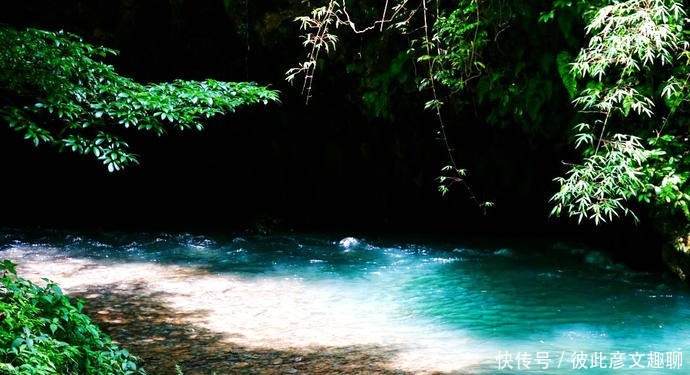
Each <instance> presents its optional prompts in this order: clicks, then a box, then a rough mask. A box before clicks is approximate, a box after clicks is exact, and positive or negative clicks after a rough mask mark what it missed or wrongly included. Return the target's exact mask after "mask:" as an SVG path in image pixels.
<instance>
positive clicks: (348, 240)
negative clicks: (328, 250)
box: [338, 237, 360, 249]
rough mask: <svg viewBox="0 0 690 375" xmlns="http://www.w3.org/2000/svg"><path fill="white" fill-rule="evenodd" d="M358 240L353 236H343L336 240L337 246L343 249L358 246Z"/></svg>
mask: <svg viewBox="0 0 690 375" xmlns="http://www.w3.org/2000/svg"><path fill="white" fill-rule="evenodd" d="M359 244H360V242H359V240H358V239H356V238H354V237H345V238H343V239H342V240H340V241H339V242H338V246H340V247H342V248H345V249H352V248H353V247H357V246H359Z"/></svg>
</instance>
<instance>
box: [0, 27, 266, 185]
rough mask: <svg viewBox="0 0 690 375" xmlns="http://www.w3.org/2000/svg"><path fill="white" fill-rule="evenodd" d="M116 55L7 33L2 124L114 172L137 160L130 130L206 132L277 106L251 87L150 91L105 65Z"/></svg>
mask: <svg viewBox="0 0 690 375" xmlns="http://www.w3.org/2000/svg"><path fill="white" fill-rule="evenodd" d="M114 54H116V51H114V50H112V49H109V48H104V47H96V46H93V45H91V44H89V43H85V42H84V41H83V40H82V39H81V38H80V37H78V36H76V35H73V34H70V33H66V32H51V31H45V30H37V29H26V30H17V29H14V28H10V27H1V28H0V118H2V119H3V121H4V122H6V123H7V124H8V125H9V126H10V127H11V128H13V129H14V130H16V131H18V132H20V133H22V134H23V136H24V138H25V139H27V140H29V141H31V142H33V144H34V145H36V146H38V145H40V144H49V145H53V146H56V147H58V148H59V149H60V150H69V151H73V152H76V153H79V154H83V155H89V156H93V157H95V158H97V159H98V160H100V161H101V162H102V163H103V164H104V165H106V166H107V168H108V170H109V171H111V172H112V171H114V170H119V169H120V168H122V167H124V166H126V165H128V164H132V163H136V162H137V158H136V155H135V154H133V153H132V152H130V150H129V146H128V144H127V142H126V141H125V140H124V138H123V135H124V134H123V133H124V132H123V129H127V128H131V129H136V130H141V131H147V132H152V133H155V134H157V135H162V134H164V133H165V132H166V131H167V130H168V129H179V130H186V129H197V130H202V129H203V124H202V121H203V120H205V119H208V118H210V117H212V116H216V115H222V114H226V113H228V112H233V111H234V110H235V108H237V107H239V106H242V105H247V104H252V103H263V104H266V103H268V102H269V101H276V100H278V93H277V92H276V91H272V90H268V89H267V88H264V87H260V86H257V85H256V84H253V83H246V82H237V83H235V82H220V81H215V80H212V79H208V80H205V81H184V80H175V81H173V82H165V83H157V84H147V85H143V84H140V83H137V82H135V81H134V80H132V79H130V78H127V77H124V76H121V75H119V74H117V73H116V72H115V70H114V68H113V67H112V66H111V65H108V64H106V63H104V62H103V61H102V60H103V59H104V58H106V57H107V56H108V55H114Z"/></svg>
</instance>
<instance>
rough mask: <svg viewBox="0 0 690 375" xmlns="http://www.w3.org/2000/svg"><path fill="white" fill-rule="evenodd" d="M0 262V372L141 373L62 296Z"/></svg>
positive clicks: (79, 305)
mask: <svg viewBox="0 0 690 375" xmlns="http://www.w3.org/2000/svg"><path fill="white" fill-rule="evenodd" d="M15 266H16V264H14V263H12V262H10V261H8V260H4V261H3V262H1V263H0V276H1V277H0V374H32V375H40V374H61V375H62V374H145V371H144V370H143V369H141V368H138V366H137V363H138V361H139V359H138V358H137V357H135V356H133V355H131V354H130V353H129V352H128V351H127V350H125V349H120V348H118V347H117V345H115V344H113V343H112V342H111V340H110V338H109V337H108V336H107V335H105V334H104V333H103V332H101V331H100V329H98V327H96V326H95V325H94V324H93V323H92V322H91V319H89V317H88V316H86V315H85V314H83V313H82V312H81V310H82V302H81V301H77V302H76V305H75V304H73V303H72V301H70V299H69V298H68V297H67V296H65V295H64V294H63V293H62V290H61V289H60V287H59V286H58V285H57V284H55V283H53V282H51V281H49V280H48V279H44V280H45V281H46V283H47V285H46V286H45V287H41V286H38V285H36V284H34V283H32V282H31V281H28V280H25V279H22V278H20V277H17V273H16V271H15Z"/></svg>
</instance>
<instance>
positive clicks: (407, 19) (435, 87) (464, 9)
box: [286, 0, 493, 213]
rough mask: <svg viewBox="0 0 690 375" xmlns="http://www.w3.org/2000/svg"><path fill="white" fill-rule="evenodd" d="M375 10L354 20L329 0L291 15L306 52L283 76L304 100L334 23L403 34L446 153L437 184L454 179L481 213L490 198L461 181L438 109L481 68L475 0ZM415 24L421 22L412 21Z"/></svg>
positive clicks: (341, 0) (333, 38) (442, 187)
mask: <svg viewBox="0 0 690 375" xmlns="http://www.w3.org/2000/svg"><path fill="white" fill-rule="evenodd" d="M430 4H433V6H430ZM380 14H381V16H380V18H378V19H376V20H375V21H373V22H370V23H369V24H367V25H366V26H360V25H359V24H358V23H356V22H355V21H354V20H353V17H352V16H351V14H350V12H349V11H348V8H347V0H330V1H329V2H328V3H327V4H326V5H324V6H322V7H319V8H316V9H314V10H312V12H311V14H310V15H309V16H302V17H297V18H296V19H295V20H296V21H298V22H300V29H301V30H304V31H305V35H303V38H304V42H303V45H304V47H305V48H306V49H307V51H308V52H307V55H306V59H305V61H303V62H301V63H299V64H298V65H297V66H296V67H294V68H292V69H290V70H288V71H287V72H286V80H287V81H288V82H290V83H293V82H294V80H295V79H296V78H297V77H298V76H301V77H302V90H301V92H302V95H304V96H305V101H306V103H307V104H308V103H309V100H310V99H311V93H312V85H313V81H314V76H315V72H316V69H317V64H318V60H319V58H320V56H321V51H322V50H323V51H325V52H326V53H329V52H330V51H332V50H335V48H336V44H337V42H338V37H337V35H335V34H334V33H333V32H334V29H338V28H339V27H340V26H344V27H346V28H348V29H349V30H350V31H351V32H354V33H356V34H362V33H366V32H369V31H372V30H377V29H378V31H379V32H383V31H384V29H386V30H387V29H394V30H397V31H398V32H400V33H402V34H404V35H406V36H408V37H409V38H410V40H411V46H410V47H411V48H410V49H409V52H410V54H411V55H412V56H415V57H416V62H417V63H421V64H423V65H424V67H425V73H424V75H423V76H422V77H421V78H420V79H419V80H418V88H419V90H420V91H422V90H428V91H429V92H430V95H431V99H430V100H428V101H426V103H425V104H424V108H425V109H426V110H430V111H432V112H433V113H434V115H435V117H436V120H437V123H438V135H439V138H440V140H441V142H442V144H443V146H444V148H445V151H446V153H447V162H446V165H445V166H444V167H443V168H441V175H440V176H439V177H438V181H439V185H438V189H439V191H440V193H441V194H442V195H446V194H447V193H448V191H449V188H450V187H451V186H452V185H454V184H459V185H461V186H462V187H464V189H465V190H466V192H467V193H468V195H469V198H470V200H472V201H473V202H474V203H476V204H477V206H478V207H479V208H480V209H481V210H482V212H483V213H486V209H487V208H488V207H491V206H493V203H491V202H483V201H480V200H479V199H478V198H477V196H476V195H475V193H474V192H473V190H472V188H471V187H470V185H469V184H468V183H467V181H466V179H465V178H466V175H467V171H466V170H465V169H463V168H460V167H459V165H458V164H457V162H456V158H455V151H454V149H453V147H452V145H451V142H450V140H449V137H448V134H447V130H446V123H445V121H444V117H443V114H442V110H441V109H442V107H443V104H444V101H445V100H449V99H451V97H452V96H453V95H454V94H456V93H458V92H460V91H462V89H463V88H465V86H466V85H467V83H468V82H469V81H470V80H472V79H475V78H477V77H479V76H480V75H481V73H482V71H483V70H484V64H483V63H482V62H481V50H482V48H483V47H484V46H485V45H486V44H487V41H488V37H487V33H486V32H485V31H484V30H483V28H482V26H484V25H483V21H482V18H481V12H480V7H479V0H458V2H457V5H456V6H455V7H453V9H452V10H451V11H450V12H446V11H445V10H444V9H442V8H441V5H440V3H439V1H438V0H436V1H433V2H432V1H430V0H422V1H420V2H419V3H415V4H412V2H410V1H408V0H397V1H395V2H393V1H392V0H387V1H386V2H385V4H384V6H383V9H382V10H381V12H380ZM415 24H421V26H419V27H414V26H413V25H415ZM419 46H421V47H422V48H421V49H419Z"/></svg>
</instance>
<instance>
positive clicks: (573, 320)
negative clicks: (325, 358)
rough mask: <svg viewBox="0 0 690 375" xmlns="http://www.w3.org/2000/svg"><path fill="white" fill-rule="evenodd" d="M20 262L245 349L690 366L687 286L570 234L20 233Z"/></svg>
mask: <svg viewBox="0 0 690 375" xmlns="http://www.w3.org/2000/svg"><path fill="white" fill-rule="evenodd" d="M5 258H7V259H11V260H13V261H14V262H16V263H19V264H20V267H19V270H20V273H21V274H20V276H27V277H28V276H31V278H32V279H35V278H36V277H38V276H41V277H48V278H51V279H53V280H56V281H57V282H59V283H60V285H61V286H62V287H63V288H64V289H65V290H66V292H68V293H71V292H84V291H86V290H88V289H89V288H91V287H93V286H94V285H106V286H107V285H120V286H121V288H126V287H127V286H128V285H130V286H131V285H134V284H135V281H136V283H139V284H142V283H143V284H145V285H147V287H148V288H150V289H152V290H154V291H157V292H159V294H160V295H161V296H163V297H162V298H164V299H165V301H166V303H167V304H168V306H170V307H171V308H174V309H177V310H181V311H189V312H195V311H196V312H197V314H198V315H199V316H201V318H198V319H197V321H196V323H198V324H199V325H202V326H203V327H205V328H206V329H209V330H212V331H214V332H219V333H224V334H226V336H227V339H228V340H231V341H233V342H239V343H241V344H242V345H248V346H252V345H253V346H257V347H272V348H281V347H291V348H295V347H309V346H328V347H338V346H352V345H375V346H377V347H383V348H391V349H392V350H395V357H394V359H393V360H392V362H391V363H390V364H389V365H390V366H391V368H394V369H402V370H406V371H412V372H433V371H458V372H462V373H471V374H475V373H476V374H484V373H486V374H493V373H527V374H532V373H534V374H560V373H563V374H566V373H575V372H577V373H585V374H599V373H601V374H604V373H606V374H609V373H616V372H618V373H623V374H627V373H640V374H657V373H658V374H668V373H678V374H687V373H690V363H685V362H684V360H685V361H686V362H690V293H689V291H688V289H686V287H684V286H683V285H681V284H679V283H677V282H675V281H673V279H671V278H664V277H663V276H661V275H656V274H648V273H641V272H633V271H631V270H629V269H627V268H626V267H624V266H623V265H621V264H617V263H614V262H612V261H611V260H610V259H609V258H608V257H607V256H605V255H604V254H603V253H600V252H597V251H593V250H585V249H579V248H574V247H568V246H564V245H559V244H550V245H545V244H532V245H530V244H524V243H517V242H516V243H505V244H502V247H496V246H488V245H487V246H484V247H482V246H478V245H476V244H475V245H473V246H471V247H470V246H463V245H462V244H457V243H456V244H453V243H440V244H433V245H431V244H429V245H425V244H413V243H408V242H404V243H403V242H400V243H396V242H394V241H391V242H386V243H384V242H383V241H380V242H377V241H367V240H365V239H356V238H352V237H346V238H337V237H329V236H326V235H318V236H313V235H299V234H290V235H273V236H243V237H234V236H227V237H224V238H221V237H213V236H208V237H205V236H194V235H170V234H155V235H154V234H121V233H120V234H115V233H111V234H100V235H97V236H76V235H65V234H64V233H63V234H60V233H57V232H54V233H49V234H43V235H38V236H32V237H30V236H27V235H23V234H21V233H19V232H11V231H9V232H6V233H5V234H3V235H2V236H1V237H0V259H5ZM123 285H124V287H122V286H123ZM684 354H685V355H687V356H688V358H683V355H684Z"/></svg>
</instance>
